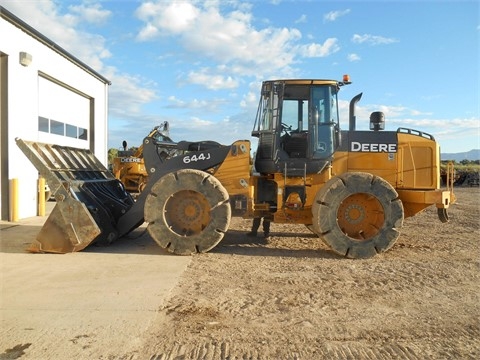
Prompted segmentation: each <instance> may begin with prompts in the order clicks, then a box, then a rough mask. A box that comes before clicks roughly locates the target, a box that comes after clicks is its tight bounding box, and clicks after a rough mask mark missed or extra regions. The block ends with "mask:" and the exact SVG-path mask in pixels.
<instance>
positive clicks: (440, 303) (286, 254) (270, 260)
mask: <svg viewBox="0 0 480 360" xmlns="http://www.w3.org/2000/svg"><path fill="white" fill-rule="evenodd" d="M456 195H457V198H458V202H457V204H456V205H454V206H453V207H452V208H451V210H450V219H451V221H450V222H449V223H448V224H442V223H441V222H440V221H439V220H438V218H437V215H436V209H435V207H432V208H429V209H427V211H425V212H423V213H421V214H419V215H417V216H416V217H413V218H408V219H406V220H405V222H404V227H403V231H402V234H401V236H400V238H399V239H398V240H397V243H396V244H395V246H394V247H393V248H392V249H391V250H390V251H388V252H387V253H384V254H381V255H378V256H376V257H375V258H372V259H368V260H348V259H344V258H340V257H338V256H336V255H335V254H333V253H332V252H331V251H329V249H328V248H327V247H326V246H325V245H324V244H323V243H322V242H321V241H320V240H319V239H318V238H316V237H315V236H314V235H313V234H311V233H310V232H309V231H308V230H307V229H306V228H302V227H299V226H293V225H280V224H272V229H271V231H272V235H273V236H272V237H271V238H270V239H269V241H268V242H266V243H265V242H264V241H263V239H262V238H261V237H258V238H257V242H256V243H252V242H251V241H250V239H249V238H248V237H246V236H245V232H246V231H248V230H249V227H250V221H245V220H242V219H234V220H233V222H232V226H231V230H229V232H228V233H227V235H226V237H225V239H224V240H223V241H222V242H221V243H220V245H219V246H218V247H217V248H215V249H214V250H213V251H211V252H210V253H207V254H202V255H197V256H195V257H194V259H193V261H192V262H191V264H190V266H189V267H188V268H187V270H186V272H185V273H184V274H183V277H182V278H181V281H180V283H179V285H178V286H176V287H175V289H174V291H173V293H172V295H171V298H170V299H169V300H168V302H167V304H166V305H165V306H164V307H162V308H161V309H159V312H158V313H157V314H156V319H155V320H154V321H153V323H152V326H150V328H149V329H148V331H147V333H146V334H145V336H144V342H143V345H142V347H141V348H140V349H135V350H133V351H132V352H130V353H128V354H125V356H124V357H123V358H124V359H137V358H138V359H151V360H166V359H392V358H398V359H479V358H480V328H479V325H480V322H479V320H480V317H479V316H480V299H479V295H480V292H479V290H480V273H479V260H480V257H479V255H480V252H479V239H480V236H479V235H480V216H479V215H480V205H479V204H480V202H479V200H480V196H479V195H480V190H479V188H457V189H456Z"/></svg>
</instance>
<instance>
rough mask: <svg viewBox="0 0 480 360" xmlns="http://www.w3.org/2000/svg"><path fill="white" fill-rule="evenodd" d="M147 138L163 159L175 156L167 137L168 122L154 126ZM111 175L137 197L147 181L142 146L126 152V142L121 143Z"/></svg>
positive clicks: (172, 145)
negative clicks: (153, 140) (156, 146)
mask: <svg viewBox="0 0 480 360" xmlns="http://www.w3.org/2000/svg"><path fill="white" fill-rule="evenodd" d="M147 137H150V138H153V139H155V141H156V143H157V145H158V147H159V149H161V150H159V154H160V156H162V157H163V158H167V157H171V156H175V155H177V150H176V149H175V144H174V143H173V141H172V139H170V136H169V124H168V121H164V122H163V123H162V124H161V125H159V126H155V127H154V128H153V129H152V131H150V133H149V134H148V135H147ZM112 173H113V175H114V176H115V177H116V178H117V179H119V180H120V181H121V182H122V184H123V186H125V189H126V190H127V191H128V192H129V193H131V194H132V195H134V196H135V195H138V194H139V193H141V192H142V191H143V189H144V188H145V185H146V184H147V180H148V173H147V171H146V170H145V162H144V160H143V144H142V145H140V146H139V147H138V148H137V149H136V150H127V142H126V141H123V150H119V151H118V154H117V156H116V157H115V158H114V159H113V164H112Z"/></svg>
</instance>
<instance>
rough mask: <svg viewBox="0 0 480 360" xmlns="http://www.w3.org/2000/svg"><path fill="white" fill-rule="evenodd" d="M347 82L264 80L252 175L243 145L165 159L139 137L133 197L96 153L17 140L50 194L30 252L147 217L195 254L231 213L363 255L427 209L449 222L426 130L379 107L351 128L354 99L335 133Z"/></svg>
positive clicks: (165, 239)
mask: <svg viewBox="0 0 480 360" xmlns="http://www.w3.org/2000/svg"><path fill="white" fill-rule="evenodd" d="M349 83H350V82H349V79H348V78H347V77H344V79H343V81H336V80H301V79H295V80H273V81H265V82H263V84H262V89H261V94H260V102H259V106H258V111H257V116H256V120H255V125H254V129H253V131H252V136H254V137H257V138H258V147H257V150H256V157H255V161H254V165H255V171H254V172H252V169H251V159H250V142H249V141H248V140H239V141H236V142H234V143H233V144H231V145H220V144H218V143H214V142H211V141H205V142H188V141H180V142H178V143H176V144H175V147H176V149H177V150H178V151H179V152H178V155H177V156H173V157H171V158H166V159H165V158H162V156H160V154H159V148H160V146H161V144H159V143H158V142H157V141H156V140H155V139H154V138H152V137H146V138H145V139H144V140H143V156H144V161H145V168H146V171H147V173H148V177H149V180H148V182H147V184H146V186H145V188H144V190H143V191H142V193H141V194H140V195H139V197H138V198H137V200H136V201H133V200H132V199H131V197H130V195H129V194H128V193H127V192H126V191H125V189H124V187H123V186H122V184H121V183H120V182H119V181H118V180H116V179H114V177H113V175H112V174H111V173H110V172H108V171H107V170H106V169H102V168H101V166H99V165H98V160H97V161H96V160H95V159H93V160H92V161H93V162H92V163H91V162H87V161H82V160H81V157H80V156H79V155H78V154H77V152H79V151H80V150H78V149H77V150H75V149H71V148H68V149H67V148H65V147H60V146H55V145H53V146H49V145H46V144H38V143H33V142H26V141H23V140H20V139H18V140H17V143H18V145H19V146H20V148H22V150H23V151H24V152H25V154H26V155H27V156H28V157H29V158H30V159H31V161H32V163H33V164H34V165H35V166H36V167H37V169H38V171H39V172H40V174H41V175H42V176H44V177H45V178H46V179H47V182H48V183H49V185H50V188H51V189H52V190H53V191H54V195H55V198H56V199H57V205H56V208H55V209H54V211H53V212H52V214H51V215H50V217H49V218H48V219H47V221H46V223H45V225H44V227H43V228H42V230H41V231H40V234H39V236H38V237H37V240H36V241H35V243H34V244H32V248H31V250H32V251H38V252H68V251H77V250H81V249H82V248H84V247H85V246H88V245H89V244H93V243H96V242H107V243H108V242H111V241H113V240H115V239H116V238H118V237H121V236H123V235H125V234H128V233H129V232H131V231H132V230H133V229H135V228H136V227H138V226H140V225H141V224H142V223H143V222H144V221H146V222H147V223H148V226H147V229H148V233H149V234H150V236H151V237H152V238H153V239H154V240H155V241H156V242H157V243H158V244H159V245H160V246H161V247H163V248H165V249H167V250H168V251H170V252H172V253H175V254H182V255H188V254H193V253H201V252H207V251H209V250H210V249H212V248H213V247H215V246H216V245H217V244H218V243H219V242H220V241H221V240H222V238H223V237H224V235H225V233H226V232H227V231H228V228H229V224H230V220H231V217H232V216H240V217H243V218H254V217H266V218H269V219H270V220H271V221H273V222H276V223H291V224H299V225H302V226H307V227H308V228H309V229H311V231H313V232H314V233H315V234H317V235H318V236H319V237H321V238H322V240H323V241H324V242H325V243H326V244H327V245H328V246H329V247H330V248H331V249H332V250H333V251H334V252H336V253H337V254H339V255H341V256H344V257H349V258H368V257H371V256H374V255H376V254H377V253H381V252H384V251H386V250H388V249H390V248H391V247H392V246H393V244H394V243H395V241H396V240H397V238H398V237H399V236H400V230H401V227H402V224H403V221H404V218H406V217H410V216H414V215H415V214H417V213H418V212H420V211H422V210H424V209H425V208H427V207H429V206H435V207H436V208H437V211H438V217H439V219H440V221H442V222H446V221H448V214H447V209H448V207H449V206H450V204H451V203H453V202H455V196H454V194H453V167H452V166H450V167H449V169H448V176H447V185H446V189H441V188H440V148H439V144H438V143H437V142H436V141H435V139H434V137H433V136H432V135H430V134H427V133H425V132H422V131H419V130H414V129H409V128H399V129H397V130H396V131H384V124H385V120H384V115H383V113H381V112H374V113H372V114H371V116H370V131H358V130H356V129H355V128H356V116H355V105H356V103H357V102H358V101H359V100H360V98H361V94H359V95H357V96H355V97H354V98H353V99H352V100H351V102H350V114H349V117H350V119H349V128H348V129H347V130H341V129H340V125H339V115H338V102H337V94H338V92H339V90H340V89H341V87H342V86H344V85H346V84H349ZM81 152H82V156H83V157H88V158H90V157H93V155H91V154H85V152H88V151H86V150H84V151H81ZM93 158H94V157H93ZM93 163H94V164H95V167H97V169H96V170H95V171H94V165H93ZM86 170H88V171H86ZM86 173H88V175H89V177H88V178H85V174H86ZM80 174H82V176H80ZM83 229H90V231H88V232H87V231H83V232H82V231H81V230H83ZM53 238H55V239H56V240H55V241H54V240H52V239H53Z"/></svg>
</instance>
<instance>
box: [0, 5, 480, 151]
mask: <svg viewBox="0 0 480 360" xmlns="http://www.w3.org/2000/svg"><path fill="white" fill-rule="evenodd" d="M479 3H480V2H479V1H473V0H472V1H433V0H432V1H409V0H404V1H342V0H337V1H320V0H317V1H314V0H311V1H308V0H304V1H287V0H271V1H270V0H252V1H245V0H211V1H195V0H181V1H173V0H172V1H170V0H150V1H140V0H139V1H133V0H132V1H129V0H123V1H122V0H119V1H113V0H112V1H91V0H87V1H68V0H67V1H65V0H62V1H60V0H58V1H51V0H38V1H35V0H28V1H23V0H16V1H12V0H0V4H1V5H2V6H4V7H5V8H7V9H8V10H10V11H11V12H13V13H14V14H15V15H17V16H18V17H20V18H21V19H22V20H24V21H26V22H27V23H29V24H30V25H31V26H33V27H34V28H36V29H37V30H38V31H40V32H42V33H43V34H44V35H46V36H47V37H49V38H50V39H51V40H53V41H55V42H56V43H58V44H59V45H60V46H62V47H63V48H65V49H66V50H67V51H69V52H71V53H72V54H73V55H75V56H76V57H78V58H79V59H81V60H82V61H84V62H85V63H87V64H89V65H90V66H91V67H93V68H94V69H95V70H97V71H98V72H100V73H101V74H102V75H104V76H105V77H107V78H108V79H109V80H111V81H112V85H111V87H110V89H109V92H110V98H109V102H110V106H109V144H108V145H109V147H113V148H119V147H120V145H121V142H122V140H124V139H125V140H127V141H128V143H129V145H131V146H138V145H140V143H141V141H142V139H143V137H144V136H145V135H146V134H147V133H148V132H149V130H151V129H152V128H153V127H154V126H155V125H159V124H160V123H162V122H163V121H165V120H167V121H169V122H170V129H171V131H170V134H171V137H172V138H173V139H174V140H175V141H179V140H214V141H217V142H220V143H224V144H229V143H231V142H233V141H234V140H236V139H251V137H250V132H251V130H252V127H253V123H254V118H255V112H256V107H257V104H258V91H259V88H260V85H261V81H262V80H266V79H278V78H329V79H339V80H340V79H341V78H342V75H343V74H349V75H350V77H351V79H352V82H353V84H352V85H349V86H346V87H344V88H342V91H341V92H340V94H339V97H340V99H341V101H340V103H339V104H340V108H341V117H342V119H341V125H342V128H344V129H346V128H347V124H348V102H349V101H350V99H351V98H352V97H353V96H355V95H356V94H358V93H360V92H363V97H362V100H361V101H360V102H359V103H358V110H357V129H367V128H368V119H369V114H370V113H371V112H372V111H378V110H380V111H383V112H385V116H386V129H387V130H396V129H397V128H398V127H409V128H413V129H417V130H421V131H425V132H428V133H431V134H432V135H434V136H435V138H436V139H437V140H438V141H439V142H440V145H441V149H442V152H447V153H452V152H463V151H468V150H471V149H474V148H480V140H479V136H480V105H479V99H480V94H479V84H480V69H479V62H480V49H479V46H480V45H479V43H480V5H479ZM251 140H252V139H251Z"/></svg>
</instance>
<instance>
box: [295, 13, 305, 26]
mask: <svg viewBox="0 0 480 360" xmlns="http://www.w3.org/2000/svg"><path fill="white" fill-rule="evenodd" d="M306 22H307V15H305V14H303V15H302V16H300V17H299V18H298V19H297V20H295V24H301V23H306Z"/></svg>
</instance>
